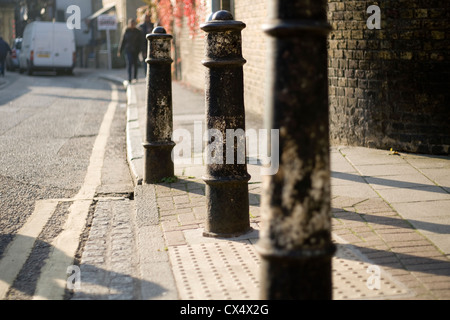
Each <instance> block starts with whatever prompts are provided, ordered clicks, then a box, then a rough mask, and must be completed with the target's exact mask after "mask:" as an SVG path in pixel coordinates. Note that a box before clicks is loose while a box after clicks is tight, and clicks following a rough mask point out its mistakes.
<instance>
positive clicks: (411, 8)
mask: <svg viewBox="0 0 450 320" xmlns="http://www.w3.org/2000/svg"><path fill="white" fill-rule="evenodd" d="M374 4H375V5H379V7H380V9H381V29H380V30H377V29H373V30H369V28H367V26H366V20H367V18H368V17H369V16H370V14H367V13H366V10H367V8H368V7H369V6H370V5H374ZM444 8H447V10H444ZM448 9H449V2H448V1H447V0H429V1H428V0H427V1H425V0H408V1H406V0H392V1H349V0H346V1H342V0H340V1H338V0H329V11H328V18H329V21H330V23H331V25H332V27H333V32H332V33H331V34H330V37H329V84H330V117H331V123H330V126H331V128H330V129H331V138H332V141H333V142H335V143H342V144H350V145H360V146H367V147H375V148H386V149H388V148H391V147H392V148H394V149H396V150H399V151H409V152H421V153H434V154H448V153H449V146H450V121H449V120H450V105H449V93H450V90H449V89H450V77H449V76H450V74H449V60H448V51H449V49H450V44H449V43H450V33H449V23H448V21H449V18H450V16H449V11H448Z"/></svg>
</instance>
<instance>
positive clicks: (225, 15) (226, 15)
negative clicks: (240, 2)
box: [211, 10, 234, 21]
mask: <svg viewBox="0 0 450 320" xmlns="http://www.w3.org/2000/svg"><path fill="white" fill-rule="evenodd" d="M211 19H212V20H219V21H224V20H234V18H233V15H232V14H231V12H229V11H227V10H220V11H217V12H216V13H214V14H213V16H212V18H211Z"/></svg>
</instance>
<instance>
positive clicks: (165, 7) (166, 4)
mask: <svg viewBox="0 0 450 320" xmlns="http://www.w3.org/2000/svg"><path fill="white" fill-rule="evenodd" d="M157 12H158V18H159V24H160V25H161V26H163V27H164V29H166V32H167V33H172V22H173V7H172V2H171V1H170V0H159V1H158V4H157Z"/></svg>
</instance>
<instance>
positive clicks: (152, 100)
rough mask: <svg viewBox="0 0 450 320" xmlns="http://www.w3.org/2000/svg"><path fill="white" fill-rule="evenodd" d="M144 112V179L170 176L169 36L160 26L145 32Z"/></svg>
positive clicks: (159, 179)
mask: <svg viewBox="0 0 450 320" xmlns="http://www.w3.org/2000/svg"><path fill="white" fill-rule="evenodd" d="M146 37H147V40H148V57H147V59H146V62H147V64H148V69H147V114H146V128H145V142H144V143H143V146H144V148H145V154H144V178H143V180H144V183H147V184H150V183H157V182H160V181H161V179H163V178H169V177H173V176H174V163H173V161H172V157H171V155H172V149H173V147H174V146H175V143H174V142H173V141H172V131H173V111H172V73H171V64H172V62H173V60H172V58H171V56H170V53H171V52H170V51H171V40H172V36H171V35H169V34H167V33H166V30H165V29H164V28H163V27H156V28H155V29H153V32H152V33H150V34H147V36H146Z"/></svg>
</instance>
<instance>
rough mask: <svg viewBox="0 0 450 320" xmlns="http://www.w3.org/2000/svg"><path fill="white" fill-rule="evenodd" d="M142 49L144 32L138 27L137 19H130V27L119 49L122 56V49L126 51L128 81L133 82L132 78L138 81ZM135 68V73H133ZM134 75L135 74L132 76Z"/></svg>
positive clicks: (118, 54)
mask: <svg viewBox="0 0 450 320" xmlns="http://www.w3.org/2000/svg"><path fill="white" fill-rule="evenodd" d="M141 50H142V33H141V31H140V30H139V29H138V28H136V20H135V19H130V20H128V27H127V28H126V29H125V32H124V33H123V36H122V39H121V41H120V44H119V51H118V52H117V56H118V57H120V55H121V54H122V51H125V54H126V58H127V66H128V81H129V82H131V80H132V79H134V80H135V81H137V78H138V64H139V53H140V52H141ZM133 70H134V74H133ZM132 76H134V77H133V78H132Z"/></svg>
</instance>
